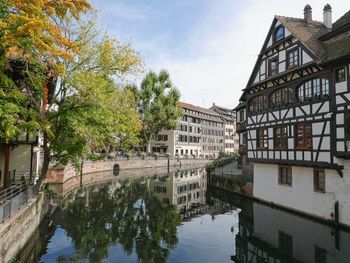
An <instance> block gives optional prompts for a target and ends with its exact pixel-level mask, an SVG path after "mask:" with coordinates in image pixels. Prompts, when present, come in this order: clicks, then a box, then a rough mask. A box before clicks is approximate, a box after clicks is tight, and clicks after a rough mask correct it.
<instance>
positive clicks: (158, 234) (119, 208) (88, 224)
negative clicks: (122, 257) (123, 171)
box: [57, 182, 181, 263]
mask: <svg viewBox="0 0 350 263" xmlns="http://www.w3.org/2000/svg"><path fill="white" fill-rule="evenodd" d="M111 188H112V190H111ZM73 198H74V202H68V204H67V206H66V208H64V209H62V210H61V211H60V213H59V214H58V216H59V218H57V220H58V221H57V222H59V223H60V224H61V226H62V228H63V229H65V230H66V231H67V235H68V236H69V237H70V238H71V239H72V243H73V245H74V247H75V253H74V254H70V255H65V256H60V257H58V259H57V260H58V262H78V261H82V260H88V261H89V262H101V261H102V260H103V259H106V258H107V257H108V252H109V248H110V246H113V245H120V246H121V247H122V248H123V249H124V251H125V252H126V253H127V254H128V255H130V254H132V253H133V252H135V253H136V254H137V256H138V261H139V262H145V263H147V262H166V260H167V257H168V256H169V254H170V250H171V249H173V248H175V246H176V245H177V243H178V238H177V235H176V228H177V226H178V225H179V224H180V222H181V219H180V216H179V214H177V212H176V209H175V208H174V207H173V206H166V205H164V204H162V203H161V202H160V201H159V200H158V199H157V198H156V197H155V196H153V194H152V193H151V192H150V191H148V189H147V184H145V183H141V182H134V183H132V184H127V185H124V186H123V187H122V188H121V189H119V190H113V187H111V185H104V186H101V187H98V188H96V187H92V188H88V189H84V190H81V192H78V193H77V194H75V195H74V197H73Z"/></svg>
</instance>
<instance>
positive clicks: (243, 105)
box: [234, 101, 247, 110]
mask: <svg viewBox="0 0 350 263" xmlns="http://www.w3.org/2000/svg"><path fill="white" fill-rule="evenodd" d="M246 104H247V103H246V102H245V101H241V102H240V103H239V104H238V105H237V107H236V108H234V110H240V109H242V108H244V107H245V106H246Z"/></svg>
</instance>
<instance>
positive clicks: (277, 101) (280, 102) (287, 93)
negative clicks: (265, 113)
mask: <svg viewBox="0 0 350 263" xmlns="http://www.w3.org/2000/svg"><path fill="white" fill-rule="evenodd" d="M293 100H294V96H293V89H292V88H282V89H278V90H276V91H274V92H273V93H272V94H271V95H270V105H271V108H280V107H284V106H287V105H289V104H290V103H292V102H293Z"/></svg>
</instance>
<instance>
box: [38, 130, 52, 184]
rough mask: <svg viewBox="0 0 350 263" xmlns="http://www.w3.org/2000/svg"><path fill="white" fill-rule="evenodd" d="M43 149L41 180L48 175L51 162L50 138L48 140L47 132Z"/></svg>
mask: <svg viewBox="0 0 350 263" xmlns="http://www.w3.org/2000/svg"><path fill="white" fill-rule="evenodd" d="M43 149H44V161H43V167H42V168H41V175H40V180H43V179H44V178H45V177H46V174H47V171H48V170H49V164H50V149H49V147H48V140H47V134H46V133H44V143H43Z"/></svg>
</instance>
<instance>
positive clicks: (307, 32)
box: [276, 16, 329, 61]
mask: <svg viewBox="0 0 350 263" xmlns="http://www.w3.org/2000/svg"><path fill="white" fill-rule="evenodd" d="M276 19H278V20H279V21H280V22H281V23H282V24H283V25H284V26H285V27H286V28H287V29H288V30H289V31H290V32H291V33H292V34H293V35H294V36H295V37H296V38H297V39H299V40H300V41H301V42H302V43H303V44H304V45H305V46H306V47H307V48H308V49H309V50H310V51H311V52H312V53H313V54H314V55H315V57H316V58H317V60H318V61H322V60H323V59H324V58H325V56H326V50H325V46H324V43H323V42H322V41H320V40H318V38H319V37H320V36H321V35H323V34H326V33H328V32H329V30H328V29H327V28H326V27H325V25H324V24H323V23H321V22H319V21H311V22H309V23H307V22H306V21H305V20H304V19H302V18H294V17H285V16H276Z"/></svg>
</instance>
